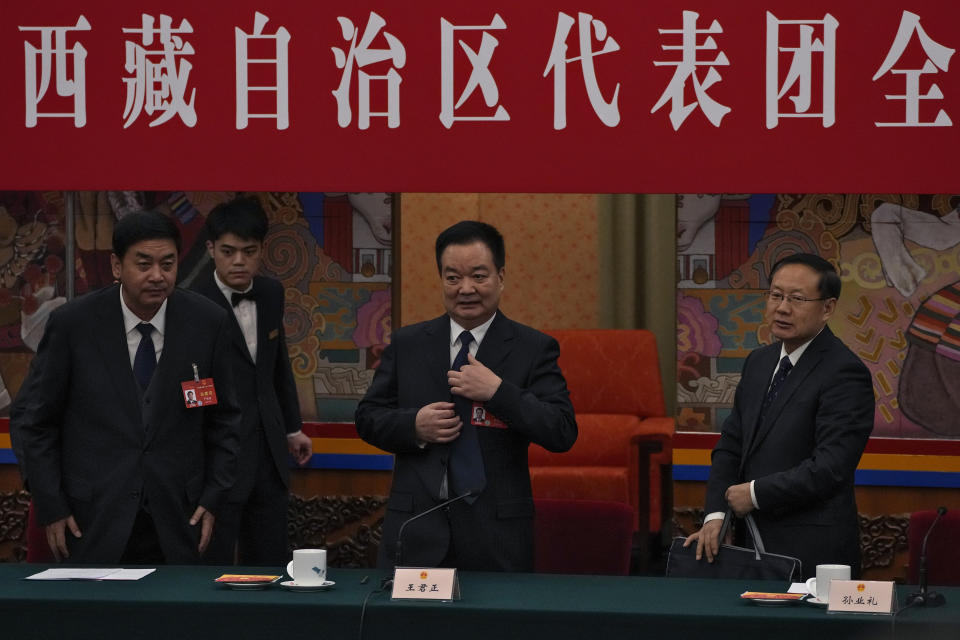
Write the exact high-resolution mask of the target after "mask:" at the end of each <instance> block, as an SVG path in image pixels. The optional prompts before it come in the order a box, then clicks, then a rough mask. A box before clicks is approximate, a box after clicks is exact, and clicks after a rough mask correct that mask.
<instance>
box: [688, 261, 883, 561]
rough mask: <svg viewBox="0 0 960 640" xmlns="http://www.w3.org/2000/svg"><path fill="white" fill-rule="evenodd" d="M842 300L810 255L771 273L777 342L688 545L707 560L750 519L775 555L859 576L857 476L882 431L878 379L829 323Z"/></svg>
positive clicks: (737, 418) (724, 444)
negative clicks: (726, 528) (735, 526)
mask: <svg viewBox="0 0 960 640" xmlns="http://www.w3.org/2000/svg"><path fill="white" fill-rule="evenodd" d="M839 296H840V278H839V277H838V276H837V272H836V270H835V269H834V268H833V265H831V264H830V263H829V262H827V261H826V260H824V259H823V258H820V257H819V256H815V255H811V254H803V253H801V254H795V255H791V256H788V257H786V258H784V259H782V260H780V261H779V262H778V263H777V264H775V265H774V267H773V270H772V273H771V284H770V291H769V292H768V293H767V309H766V319H767V322H768V323H769V324H770V331H771V333H772V334H773V335H774V337H776V338H778V340H779V342H776V343H774V344H772V345H769V346H766V347H761V348H759V349H757V350H755V351H754V352H752V353H751V354H750V355H749V356H747V359H746V361H745V362H744V365H743V374H742V376H741V378H740V383H739V384H738V385H737V391H736V395H735V397H734V406H733V411H732V413H731V414H730V416H729V417H728V418H727V420H726V421H725V422H724V424H723V430H722V434H721V436H720V440H719V441H718V442H717V445H716V447H714V449H713V457H712V464H711V467H710V479H709V481H708V483H707V498H706V508H705V512H706V513H707V514H708V515H707V517H706V518H705V519H704V525H703V528H702V529H701V530H700V531H698V532H696V533H694V534H693V535H691V536H690V537H689V538H688V539H687V542H686V545H690V544H693V543H696V544H697V557H698V558H701V557H704V556H705V557H706V559H707V560H708V561H710V562H712V561H713V558H714V557H715V556H716V554H717V551H718V549H719V545H720V540H719V534H720V526H721V523H722V520H723V515H724V512H725V511H726V510H728V509H730V510H732V511H733V513H734V514H736V515H737V516H744V515H745V514H747V513H751V514H753V518H754V519H755V521H756V523H757V528H758V530H759V533H760V537H761V539H762V540H763V543H764V546H765V547H766V550H767V551H769V552H772V553H779V554H784V555H789V556H794V557H797V558H799V559H800V560H801V562H802V563H803V573H804V577H810V576H812V575H815V573H816V567H817V565H818V564H833V563H839V564H848V565H850V566H851V569H852V574H853V575H854V576H856V575H857V574H858V573H859V569H860V544H859V525H858V520H857V505H856V501H855V499H854V482H853V481H854V471H855V470H856V468H857V464H858V463H859V461H860V456H861V454H862V453H863V450H864V447H866V444H867V440H868V438H869V437H870V432H871V430H872V429H873V411H874V396H873V387H872V384H871V378H870V372H869V370H868V369H867V368H866V366H864V364H863V363H862V362H861V361H860V359H859V358H858V357H857V356H856V355H854V354H853V352H851V351H850V349H848V348H847V347H846V346H845V345H844V344H843V343H842V342H841V341H840V340H839V339H838V338H836V337H835V336H834V335H833V333H832V332H831V331H830V329H829V328H828V327H827V326H826V324H827V320H828V319H829V318H830V317H831V316H832V315H833V313H834V311H835V310H836V306H837V298H838V297H839Z"/></svg>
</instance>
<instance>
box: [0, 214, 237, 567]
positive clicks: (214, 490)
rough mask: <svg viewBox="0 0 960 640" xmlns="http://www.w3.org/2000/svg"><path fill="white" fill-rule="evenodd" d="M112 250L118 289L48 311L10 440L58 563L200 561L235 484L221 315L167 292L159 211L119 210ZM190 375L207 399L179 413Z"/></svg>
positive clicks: (168, 227) (169, 246)
mask: <svg viewBox="0 0 960 640" xmlns="http://www.w3.org/2000/svg"><path fill="white" fill-rule="evenodd" d="M113 251H114V253H113V255H112V256H111V265H112V269H113V275H114V277H115V278H116V279H117V280H118V281H119V283H120V284H118V285H114V286H111V287H107V288H105V289H101V290H99V291H95V292H92V293H89V294H87V295H84V296H82V297H80V298H77V299H75V300H72V301H71V302H68V303H67V304H65V305H63V306H62V307H60V308H59V309H57V310H56V311H54V312H53V313H52V314H51V316H50V319H49V321H48V323H47V327H46V332H45V334H44V337H43V340H42V341H41V342H40V346H39V349H38V351H37V355H36V362H34V363H33V365H32V366H31V369H30V375H29V377H28V379H27V380H26V381H25V382H24V385H23V389H24V390H25V394H26V395H25V396H24V399H23V401H22V404H19V405H18V412H17V416H16V419H15V420H14V421H13V423H12V424H11V432H12V436H13V438H14V440H15V441H16V442H17V450H18V451H22V452H23V460H22V462H23V468H24V469H25V470H26V475H27V482H28V486H29V488H30V491H31V493H32V495H33V500H34V506H35V508H36V513H37V521H38V522H39V524H41V525H44V526H45V528H46V535H47V541H48V543H49V545H50V548H51V550H52V551H53V553H54V555H55V557H56V558H57V559H58V560H60V559H69V560H70V562H77V563H96V564H106V565H113V564H143V563H148V564H158V563H163V562H166V563H170V564H187V563H193V562H197V561H198V560H199V559H200V554H201V553H202V552H203V550H204V549H205V548H206V545H207V544H208V542H209V540H210V535H211V533H212V530H213V525H214V513H216V511H217V509H218V508H219V507H220V505H221V503H222V502H223V500H224V498H225V497H226V493H227V490H228V489H229V488H230V487H231V486H232V485H233V482H234V479H235V477H236V462H237V448H238V440H237V430H238V427H239V423H240V412H239V409H238V406H237V402H236V398H235V395H234V390H233V376H232V371H231V360H230V358H229V353H228V343H227V338H226V336H227V335H228V332H227V327H228V325H227V320H228V319H227V314H226V313H224V311H223V310H222V309H220V308H219V307H217V306H216V305H214V304H212V303H211V302H210V301H209V300H206V299H204V298H203V297H202V296H199V295H197V294H194V293H190V292H187V291H181V290H177V289H175V282H176V275H177V258H178V254H179V252H180V234H179V231H178V229H177V227H176V224H175V223H174V222H173V221H172V220H171V219H170V218H168V217H167V216H165V215H163V214H161V213H158V212H148V211H145V212H138V213H132V214H129V215H127V216H125V217H124V218H122V219H121V220H120V221H118V222H117V224H116V226H115V228H114V232H113ZM198 378H203V379H204V380H210V381H211V382H210V384H212V385H213V387H214V390H215V393H216V396H217V402H216V404H213V405H208V406H204V407H195V408H188V407H187V406H186V402H185V400H184V386H183V385H184V384H187V385H190V384H196V383H195V382H194V381H195V379H198ZM198 524H199V527H198V526H197V525H198Z"/></svg>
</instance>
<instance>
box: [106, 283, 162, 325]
mask: <svg viewBox="0 0 960 640" xmlns="http://www.w3.org/2000/svg"><path fill="white" fill-rule="evenodd" d="M118 288H119V289H120V311H121V312H123V330H124V333H130V332H131V331H133V329H134V327H136V326H137V325H138V324H140V323H141V322H149V323H150V324H152V325H153V328H154V329H156V330H157V331H158V332H159V333H160V335H164V329H165V328H166V326H167V300H169V298H165V299H164V301H163V304H161V305H160V308H159V309H157V312H156V313H155V314H153V317H152V318H150V319H149V320H141V319H140V317H139V316H138V315H137V314H135V313H134V312H133V311H131V310H130V307H128V306H127V302H126V300H124V299H123V285H122V284H121V285H120V286H119V287H118Z"/></svg>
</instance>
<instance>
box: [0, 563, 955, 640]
mask: <svg viewBox="0 0 960 640" xmlns="http://www.w3.org/2000/svg"><path fill="white" fill-rule="evenodd" d="M45 568H47V566H46V565H29V564H7V565H0V637H3V638H10V639H20V638H30V639H33V638H37V639H43V638H51V639H54V638H56V639H57V640H60V639H74V638H78V639H84V638H97V639H101V638H124V639H126V638H144V639H147V638H150V639H152V638H164V639H171V638H281V639H286V638H290V639H295V638H309V639H310V640H327V639H339V638H349V639H353V638H360V637H361V636H360V632H361V628H360V625H361V609H362V608H363V603H364V600H365V599H366V600H367V606H366V608H365V611H364V612H363V629H362V638H397V639H401V638H411V639H415V640H430V639H432V638H443V639H445V640H469V639H473V638H477V639H480V638H483V639H484V640H491V639H495V640H500V639H502V638H525V639H526V638H551V639H566V638H590V639H592V638H598V639H601V640H607V639H616V638H637V639H639V638H644V639H647V638H678V639H686V638H709V639H710V640H716V639H718V638H719V639H724V638H731V639H733V638H735V639H736V640H753V639H754V638H776V639H778V640H779V639H792V638H797V639H803V640H826V639H828V638H843V639H851V638H854V639H858V638H863V639H864V640H866V639H870V640H880V639H882V640H888V639H901V638H903V639H909V640H914V639H917V640H919V639H921V638H922V639H923V640H938V639H940V638H943V639H947V638H949V639H950V640H957V638H960V587H953V588H941V589H938V591H940V592H941V593H944V594H945V596H946V599H947V604H946V605H945V606H943V607H938V608H930V609H922V608H915V607H911V608H907V609H905V610H901V612H900V613H899V614H898V615H897V616H875V615H862V614H859V615H858V614H840V613H836V614H834V613H827V611H826V610H825V609H824V608H822V607H817V606H814V605H811V604H807V603H792V604H789V605H786V606H777V607H771V606H759V605H757V604H753V603H750V602H748V601H744V600H742V599H741V598H740V597H739V595H740V594H741V593H742V592H744V591H747V590H753V591H782V590H783V588H784V585H782V584H777V583H764V582H760V583H746V582H742V581H736V580H692V579H682V578H670V579H667V578H651V577H634V576H626V577H619V576H617V577H614V576H569V575H545V574H495V573H470V572H465V573H462V574H460V586H461V592H462V598H461V599H460V600H458V601H454V602H427V601H410V600H391V598H390V593H389V591H383V592H375V590H376V589H377V588H378V587H380V584H381V580H382V579H383V578H384V574H383V573H381V572H378V571H376V570H363V569H331V570H330V572H329V575H328V579H330V580H333V581H335V582H336V585H335V586H334V587H333V588H332V589H330V590H326V591H316V592H307V593H301V592H291V591H287V590H285V589H282V588H281V587H279V585H276V584H274V585H271V586H269V587H267V588H265V589H262V590H232V589H230V588H228V587H225V586H222V585H218V584H216V583H214V580H215V579H216V578H217V577H218V576H220V575H221V574H223V573H264V570H263V568H262V567H261V568H256V569H252V568H242V567H210V566H161V567H158V568H157V570H156V572H154V573H152V574H150V575H148V576H146V577H144V578H142V579H141V580H138V581H130V582H120V581H55V582H52V581H35V580H24V578H25V577H27V576H28V575H32V574H34V573H37V572H39V571H41V570H43V569H45ZM268 573H269V572H268ZM275 573H277V574H279V573H281V572H280V571H276V572H275ZM910 591H911V588H910V587H903V586H901V587H898V592H899V596H900V601H901V602H903V601H904V599H905V595H906V594H907V593H909V592H910Z"/></svg>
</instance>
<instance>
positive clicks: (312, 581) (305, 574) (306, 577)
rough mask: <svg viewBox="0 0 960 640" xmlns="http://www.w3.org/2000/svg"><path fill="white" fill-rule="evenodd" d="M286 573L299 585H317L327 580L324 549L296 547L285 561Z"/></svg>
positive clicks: (325, 552) (325, 551)
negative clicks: (290, 557)
mask: <svg viewBox="0 0 960 640" xmlns="http://www.w3.org/2000/svg"><path fill="white" fill-rule="evenodd" d="M287 573H288V574H290V577H291V578H293V581H294V582H296V583H297V584H301V585H318V584H323V583H324V582H326V580H327V550H326V549H296V550H294V552H293V560H291V561H290V562H288V563H287Z"/></svg>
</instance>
